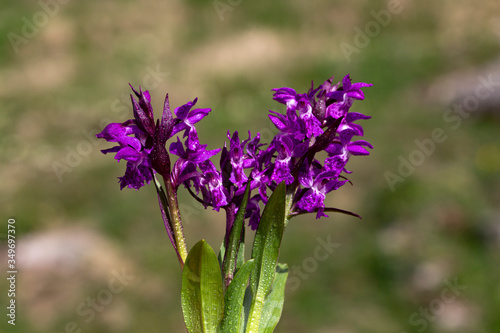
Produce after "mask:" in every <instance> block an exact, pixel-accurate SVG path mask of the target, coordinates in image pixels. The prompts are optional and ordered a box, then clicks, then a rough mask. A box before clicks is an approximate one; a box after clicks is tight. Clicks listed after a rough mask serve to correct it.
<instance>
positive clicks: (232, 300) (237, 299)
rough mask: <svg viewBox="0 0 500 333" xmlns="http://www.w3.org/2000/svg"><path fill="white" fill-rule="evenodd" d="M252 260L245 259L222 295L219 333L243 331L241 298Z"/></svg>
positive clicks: (243, 319) (250, 270)
mask: <svg viewBox="0 0 500 333" xmlns="http://www.w3.org/2000/svg"><path fill="white" fill-rule="evenodd" d="M253 266H254V261H253V260H252V259H251V260H249V261H247V262H246V263H245V264H244V265H243V266H242V267H241V269H240V270H239V271H238V273H236V275H235V276H234V279H233V280H232V281H231V284H229V287H228V288H227V290H226V294H225V295H224V319H222V323H221V326H220V329H219V332H220V333H239V332H242V331H244V326H245V318H244V313H243V300H244V298H245V290H246V288H247V285H248V279H249V278H250V273H251V272H252V269H253Z"/></svg>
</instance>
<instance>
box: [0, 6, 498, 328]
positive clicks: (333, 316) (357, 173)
mask: <svg viewBox="0 0 500 333" xmlns="http://www.w3.org/2000/svg"><path fill="white" fill-rule="evenodd" d="M1 4H2V10H1V12H0V35H1V36H2V39H1V43H0V99H1V113H0V149H1V154H0V159H1V164H0V179H1V191H0V207H1V212H2V223H1V225H2V226H3V227H2V229H3V230H0V234H1V239H2V240H1V243H0V251H1V252H0V254H1V258H2V259H1V263H0V267H1V269H2V271H3V272H6V271H7V266H6V261H7V246H6V242H5V238H6V233H7V219H8V218H14V219H15V220H16V224H15V225H16V231H17V233H16V236H17V239H16V240H17V250H18V252H17V257H16V259H17V267H18V270H19V273H18V275H17V284H16V286H17V290H16V291H17V293H16V300H17V306H18V307H17V321H16V326H15V327H13V326H11V325H8V324H7V323H6V316H5V314H4V313H3V312H6V310H5V307H6V306H7V302H8V297H7V293H6V290H7V287H8V286H7V284H6V279H5V278H2V279H1V280H0V290H1V296H0V304H1V307H0V308H2V309H4V310H2V314H1V317H2V320H1V321H0V331H2V332H11V331H19V332H96V333H98V332H183V331H184V326H183V322H182V314H181V311H180V272H179V267H178V264H177V263H176V258H175V255H174V252H173V250H172V249H171V245H170V243H169V241H168V238H167V235H166V232H165V230H164V228H163V225H162V222H161V218H160V213H159V211H158V208H157V202H156V196H155V192H154V189H153V188H152V187H145V188H143V189H141V190H140V191H137V192H136V191H134V190H130V189H127V190H123V191H120V190H119V186H118V184H117V179H116V177H118V176H121V175H122V174H123V172H124V168H125V165H124V164H123V163H116V162H115V161H114V160H113V159H112V158H111V157H110V156H103V155H102V154H101V153H100V152H99V150H100V149H104V148H107V147H109V145H108V144H106V143H104V142H98V141H97V140H95V139H94V138H93V135H94V134H95V133H97V132H98V131H100V130H101V129H102V128H103V126H104V125H105V124H106V123H107V122H110V121H115V122H117V121H123V120H125V119H128V118H130V115H131V107H130V105H129V103H130V102H129V96H128V94H129V93H130V90H129V87H128V85H127V84H128V83H129V82H130V83H131V84H133V85H134V86H138V85H141V86H142V87H143V88H145V89H149V90H150V92H151V94H152V96H153V106H154V107H155V108H156V112H157V113H156V114H157V115H159V110H161V107H162V103H163V98H164V96H165V93H166V92H169V94H170V98H171V105H172V106H174V107H176V106H179V105H180V104H184V103H185V102H187V101H188V100H192V99H193V98H195V97H198V98H199V102H198V106H199V107H211V108H212V109H213V111H212V113H211V114H210V115H209V117H207V118H206V119H205V120H204V121H203V122H202V123H201V124H200V126H198V130H199V134H200V140H201V141H202V142H205V143H207V144H208V145H209V148H212V149H215V148H217V147H220V146H221V145H222V144H223V142H224V140H225V139H226V131H227V130H228V129H229V130H231V131H234V130H238V131H240V133H241V132H246V131H247V130H251V131H252V133H255V132H258V131H260V132H261V133H262V135H263V137H267V138H269V136H270V133H271V128H272V126H271V123H270V121H269V120H268V118H267V111H268V110H269V109H273V110H275V111H282V110H283V108H282V106H281V105H279V104H277V103H276V102H274V101H272V99H271V96H272V92H271V91H270V89H271V88H276V87H282V86H289V87H294V88H295V89H297V90H298V91H301V92H305V91H306V90H307V89H308V88H309V86H310V82H311V80H314V82H315V84H320V83H321V82H323V81H324V80H325V79H327V78H329V77H330V76H332V75H335V78H336V80H341V79H342V77H343V76H345V75H346V74H348V73H350V74H351V77H352V78H353V80H354V81H355V82H359V81H362V82H369V83H373V87H371V88H366V89H365V93H366V100H365V101H363V102H355V103H354V106H353V108H352V110H353V111H357V112H362V113H365V114H368V115H370V116H372V117H373V119H371V120H369V121H364V122H363V126H364V128H365V139H366V140H368V141H370V142H372V143H373V145H374V146H375V149H374V150H373V153H372V155H371V156H370V157H358V158H352V159H351V161H350V163H349V168H350V170H352V171H354V173H353V174H352V175H351V176H350V179H351V180H352V182H353V184H354V186H345V187H343V188H341V189H340V190H339V191H337V193H333V194H332V195H331V196H330V197H329V199H328V201H329V204H330V205H333V206H335V207H339V208H344V209H348V210H352V211H355V212H357V213H359V214H361V215H362V216H363V220H361V221H360V220H357V219H355V218H352V217H349V216H340V215H332V216H331V217H330V218H329V219H321V220H315V219H314V216H306V217H304V218H300V219H299V218H297V219H295V220H293V221H292V223H291V224H290V225H289V227H288V229H287V230H286V233H285V238H284V244H283V248H282V251H281V255H280V261H281V262H286V263H288V264H289V266H290V267H291V270H290V277H291V278H293V281H294V283H293V284H290V285H289V286H288V290H287V294H286V302H285V308H284V313H283V317H282V320H281V322H280V324H279V326H278V328H277V330H276V332H318V333H351V332H383V333H388V332H394V333H402V332H407V333H412V332H419V333H421V332H428V333H432V332H455V333H456V332H459V333H460V332H476V333H480V332H485V333H491V332H500V316H499V314H500V288H499V283H498V282H499V278H500V269H499V263H500V261H499V259H500V255H499V252H500V225H499V222H500V210H499V208H498V207H499V206H500V205H499V203H500V177H499V174H500V140H498V134H499V127H500V117H499V115H500V113H499V112H500V102H499V97H498V96H500V89H499V88H500V87H499V86H500V84H499V82H500V62H499V61H500V57H499V55H500V3H499V2H497V1H492V0H481V1H474V2H472V1H470V2H469V1H452V0H443V1H430V0H421V1H410V0H406V1H404V0H401V1H397V0H393V1H378V0H377V1H363V0H359V1H327V0H310V1H297V0H295V1H246V0H240V1H237V0H232V1H229V0H220V1H200V0H184V1H177V0H172V1H153V0H143V1H110V0H104V1H94V0H89V1H66V0H59V1H57V0H41V1H38V2H35V1H26V0H21V1H15V2H13V1H5V0H2V1H1ZM384 13H385V15H384ZM388 13H389V15H387V14H388ZM377 17H378V18H377ZM377 20H378V21H377ZM363 35H364V37H363ZM485 80H486V81H490V84H488V85H485V84H484V82H485ZM495 82H496V84H495ZM478 91H479V95H478ZM488 92H489V94H488ZM486 95H489V96H486ZM454 103H457V104H456V105H458V107H455V109H454V108H453V104H454ZM460 106H462V108H464V107H467V109H465V111H462V113H459V111H458V110H459V107H460ZM436 130H437V131H438V132H440V131H441V135H440V136H439V139H438V141H439V142H436V141H431V142H433V144H431V143H429V142H430V141H429V140H432V135H433V134H432V133H433V131H436ZM415 140H418V142H425V143H426V145H425V146H424V147H425V148H421V147H420V148H419V146H418V145H417V143H416V141H415ZM404 161H413V162H406V163H410V166H408V165H406V167H405V166H402V165H404V164H406V163H405V162H404ZM398 169H399V170H398ZM397 177H400V178H397ZM180 200H181V203H182V204H181V205H182V209H183V212H184V215H185V223H186V227H185V229H186V236H187V240H188V246H192V245H194V243H195V242H196V241H197V240H199V239H200V238H205V239H207V240H208V242H209V243H210V244H211V245H212V246H213V247H214V248H218V246H219V244H220V239H221V237H222V235H223V229H224V225H223V224H224V220H223V216H222V214H217V213H216V212H213V211H211V210H207V211H205V210H202V209H200V207H199V206H197V205H195V204H193V202H192V199H190V198H189V196H187V195H186V194H185V193H182V194H181V198H180ZM248 239H249V240H251V237H250V236H248ZM325 242H330V243H333V244H335V246H334V247H332V251H331V253H329V256H328V258H327V259H325V260H318V258H317V257H315V251H316V248H318V247H319V246H321V244H324V243H325ZM2 274H4V273H2ZM5 274H6V273H5ZM2 276H3V275H2ZM118 277H119V278H118Z"/></svg>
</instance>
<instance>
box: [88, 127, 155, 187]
mask: <svg viewBox="0 0 500 333" xmlns="http://www.w3.org/2000/svg"><path fill="white" fill-rule="evenodd" d="M130 135H134V136H133V137H132V136H130ZM96 137H97V138H101V139H105V140H106V141H108V142H116V143H118V144H119V145H118V146H115V147H113V148H109V149H104V150H102V152H103V153H104V154H107V153H116V155H115V159H116V160H118V161H120V160H126V161H127V168H126V171H125V175H124V176H123V177H119V182H120V189H123V188H124V187H129V188H134V189H136V190H138V189H139V188H141V187H142V186H144V185H145V184H149V182H150V181H151V180H152V174H151V167H152V166H151V161H150V159H149V153H150V152H151V150H152V148H146V147H145V146H144V144H145V141H146V134H145V133H144V132H142V131H141V130H140V129H139V128H138V127H137V126H136V125H135V122H134V121H133V120H127V121H125V122H124V123H122V124H119V123H111V124H109V125H107V126H106V127H105V128H104V130H103V131H102V132H101V133H98V134H97V135H96Z"/></svg>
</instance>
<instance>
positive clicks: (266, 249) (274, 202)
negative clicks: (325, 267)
mask: <svg viewBox="0 0 500 333" xmlns="http://www.w3.org/2000/svg"><path fill="white" fill-rule="evenodd" d="M285 192H286V185H285V182H282V183H281V184H280V185H278V187H276V189H275V190H274V193H273V194H272V195H271V197H270V198H269V201H268V202H267V204H266V207H265V208H264V212H263V213H262V217H261V219H260V222H259V227H258V228H257V232H256V233H255V240H254V244H253V249H252V258H253V259H254V260H255V266H254V269H253V271H252V274H251V275H250V288H251V290H252V295H253V299H252V307H251V309H250V315H249V319H248V325H247V333H256V332H258V328H259V322H260V318H261V315H262V310H263V307H264V302H265V298H266V296H267V295H268V294H269V292H270V291H271V287H272V285H273V281H274V275H275V274H274V273H275V269H276V264H277V261H278V255H279V250H280V246H281V239H282V237H283V229H284V226H285Z"/></svg>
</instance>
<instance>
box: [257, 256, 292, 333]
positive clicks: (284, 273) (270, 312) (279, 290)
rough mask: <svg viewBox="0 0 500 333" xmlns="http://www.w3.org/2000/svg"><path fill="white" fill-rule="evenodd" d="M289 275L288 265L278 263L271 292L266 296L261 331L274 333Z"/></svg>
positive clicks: (261, 332)
mask: <svg viewBox="0 0 500 333" xmlns="http://www.w3.org/2000/svg"><path fill="white" fill-rule="evenodd" d="M287 277H288V266H287V265H286V264H278V266H276V277H275V278H274V283H273V288H272V290H271V293H270V294H269V295H268V296H267V297H266V301H265V303H264V308H263V309H262V317H261V318H260V325H259V333H272V332H273V331H274V328H275V327H276V325H278V322H279V320H280V317H281V312H282V310H283V302H284V300H285V285H286V279H287Z"/></svg>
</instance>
